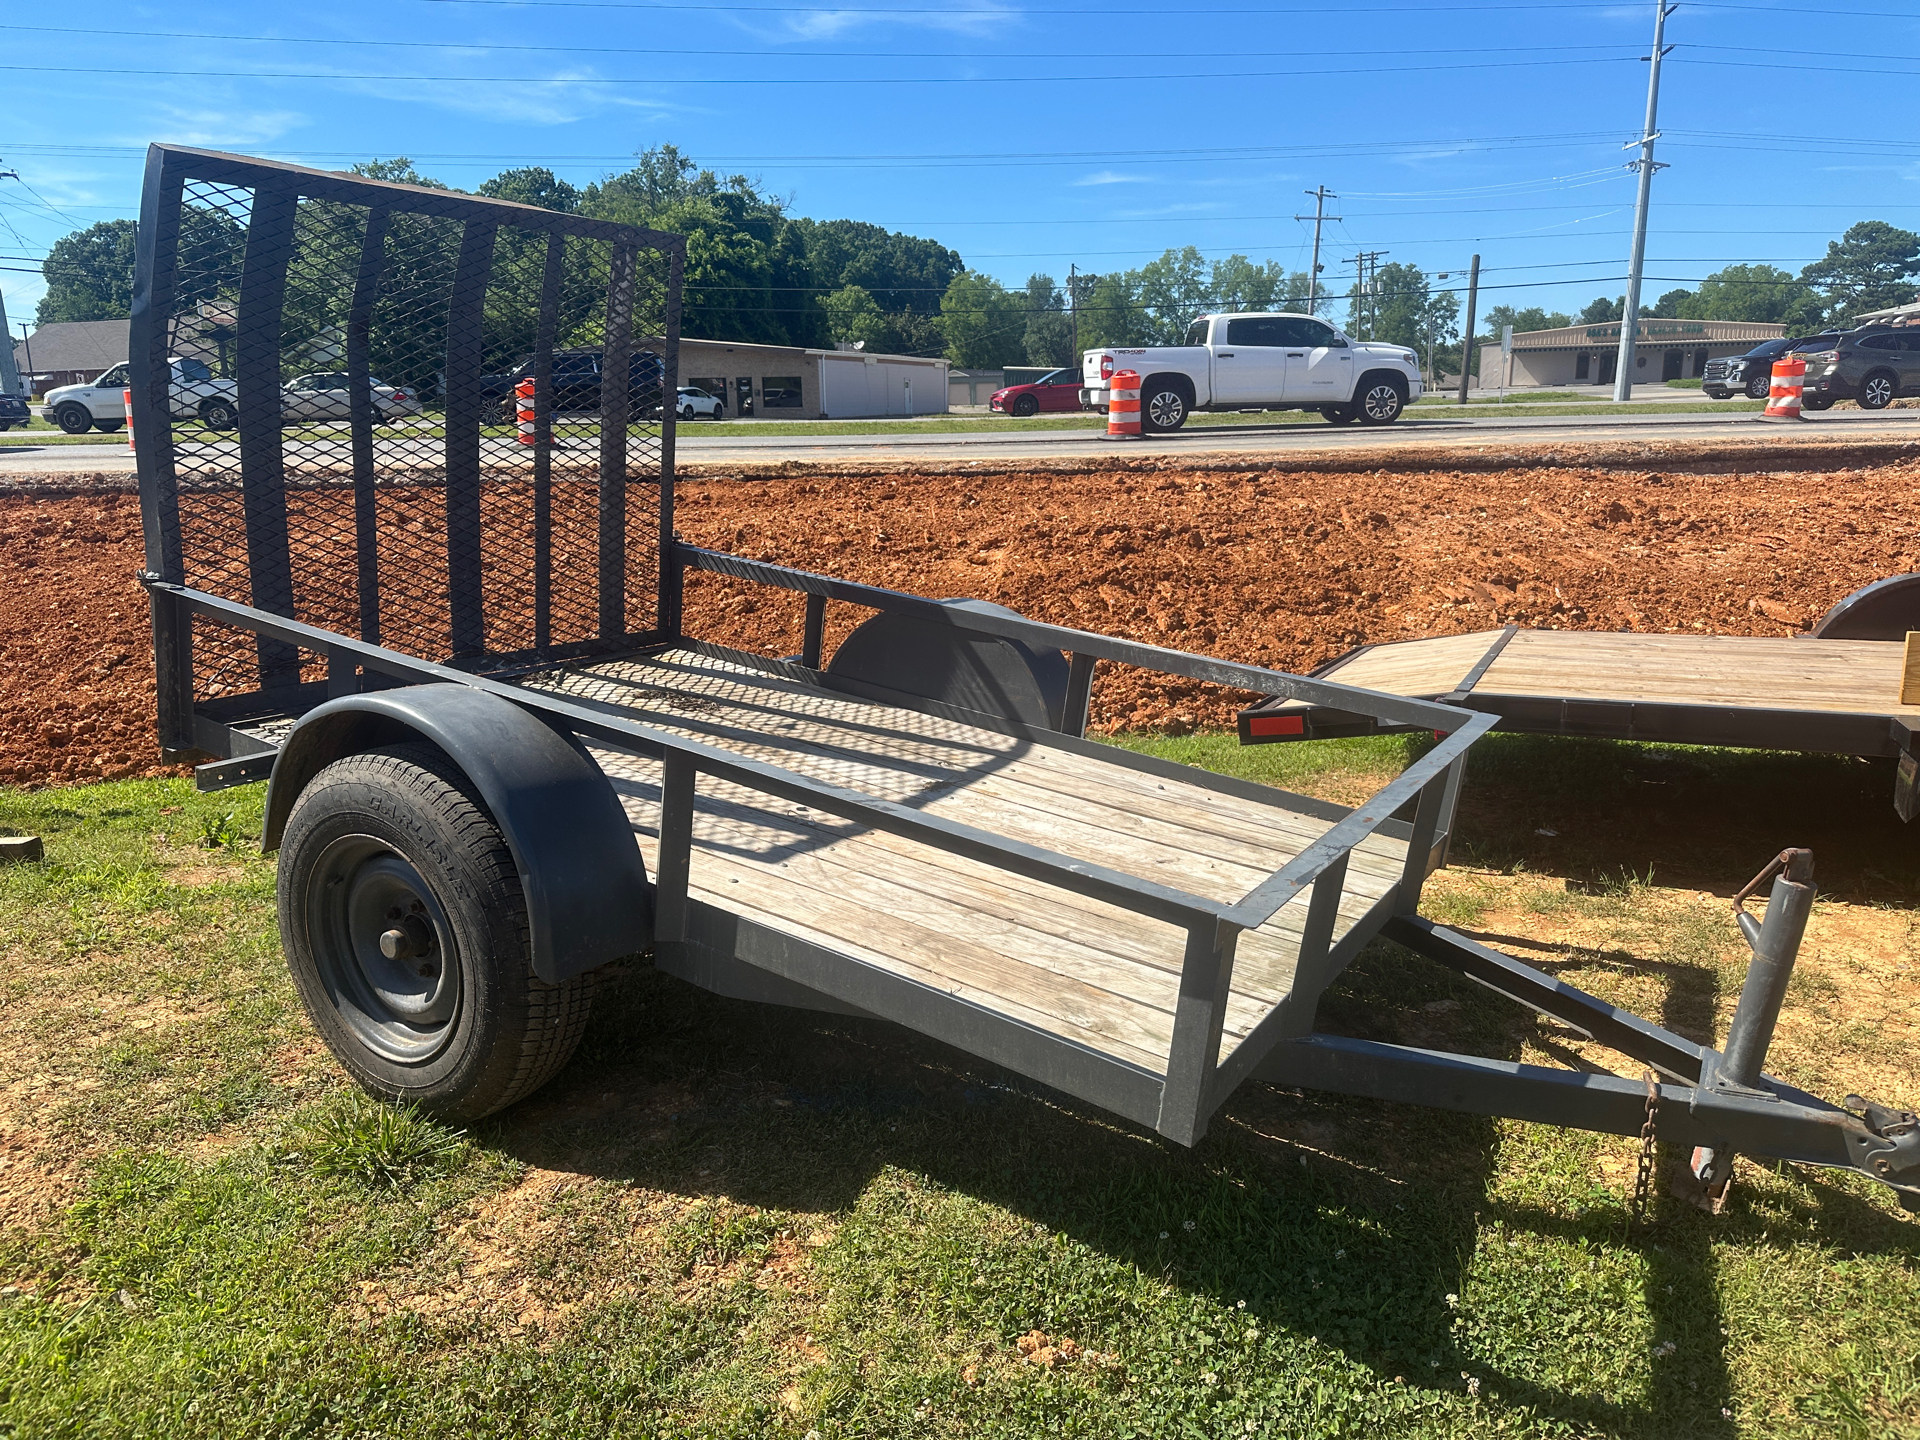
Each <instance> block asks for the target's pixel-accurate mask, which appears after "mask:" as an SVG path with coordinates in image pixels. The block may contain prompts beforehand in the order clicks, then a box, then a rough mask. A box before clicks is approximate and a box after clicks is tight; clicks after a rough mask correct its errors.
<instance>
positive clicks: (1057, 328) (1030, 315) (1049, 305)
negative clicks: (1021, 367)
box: [1022, 275, 1075, 365]
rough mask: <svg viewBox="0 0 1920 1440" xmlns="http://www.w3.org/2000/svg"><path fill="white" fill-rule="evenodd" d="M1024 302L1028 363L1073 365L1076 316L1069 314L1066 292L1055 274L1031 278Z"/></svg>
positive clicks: (1029, 278)
mask: <svg viewBox="0 0 1920 1440" xmlns="http://www.w3.org/2000/svg"><path fill="white" fill-rule="evenodd" d="M1022 301H1023V304H1024V307H1025V309H1026V312H1027V328H1026V335H1025V346H1024V348H1025V350H1026V356H1027V364H1029V365H1067V364H1071V363H1072V361H1073V359H1074V358H1075V357H1074V355H1073V317H1072V316H1070V315H1069V314H1068V313H1067V296H1066V292H1065V291H1064V290H1062V289H1061V288H1060V287H1059V286H1058V285H1056V284H1054V281H1053V277H1052V276H1051V275H1029V276H1028V277H1027V288H1026V292H1025V294H1024V296H1023V297H1022Z"/></svg>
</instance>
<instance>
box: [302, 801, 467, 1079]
mask: <svg viewBox="0 0 1920 1440" xmlns="http://www.w3.org/2000/svg"><path fill="white" fill-rule="evenodd" d="M394 932H399V933H400V934H401V935H402V936H404V939H403V941H402V942H401V944H400V945H398V946H392V945H389V946H387V947H385V948H383V944H382V940H383V937H384V936H390V935H392V934H393V933H394ZM452 934H453V931H452V927H451V926H450V925H449V924H448V923H447V917H446V913H445V912H444V911H443V910H442V909H441V907H440V904H439V902H438V901H437V900H436V899H435V898H434V895H433V891H432V890H431V889H430V888H429V887H428V885H427V883H426V881H425V880H424V879H423V878H422V877H421V875H420V872H419V871H418V870H417V869H415V868H414V866H413V865H412V863H411V862H409V861H408V860H407V859H406V857H405V856H403V855H401V854H400V853H399V852H398V851H396V850H395V849H394V848H393V847H392V846H390V845H388V844H387V843H386V842H385V841H383V840H377V839H375V838H374V837H373V836H371V835H345V836H341V837H340V838H339V839H337V840H334V841H333V842H331V843H330V844H329V845H328V846H327V847H326V849H325V850H323V851H322V852H321V854H320V857H319V859H318V861H317V863H316V864H315V867H314V882H313V885H312V888H311V889H310V890H309V892H308V899H307V941H308V944H309V945H310V947H311V948H312V952H313V959H314V966H315V968H316V969H317V970H318V971H319V975H320V982H321V984H322V985H324V986H325V987H326V991H327V996H328V998H329V999H330V1000H331V1001H332V1002H333V1009H334V1013H335V1014H337V1015H338V1016H339V1017H340V1020H341V1023H342V1024H344V1025H345V1026H346V1027H347V1029H348V1030H349V1031H350V1032H351V1033H352V1034H353V1036H354V1038H355V1039H356V1040H358V1041H359V1042H360V1043H361V1044H362V1045H364V1046H366V1047H367V1049H369V1050H371V1051H373V1053H374V1054H376V1055H379V1056H380V1057H382V1058H383V1059H386V1060H390V1061H393V1062H394V1063H396V1064H401V1065H420V1064H424V1063H426V1062H427V1061H430V1060H432V1059H433V1058H434V1057H435V1056H436V1055H438V1054H439V1053H440V1052H441V1051H442V1050H444V1049H445V1048H446V1046H447V1043H448V1042H449V1041H450V1040H451V1039H452V1037H453V1032H454V1029H455V1027H456V1025H457V1024H458V1021H459V1018H460V992H461V989H462V988H463V987H462V985H461V983H460V982H461V966H460V956H459V951H458V950H457V948H456V947H455V946H454V945H453V944H452V943H451V940H452ZM416 951H417V953H416ZM396 952H397V953H396Z"/></svg>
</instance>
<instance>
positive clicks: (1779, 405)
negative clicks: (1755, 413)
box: [1760, 357, 1807, 420]
mask: <svg viewBox="0 0 1920 1440" xmlns="http://www.w3.org/2000/svg"><path fill="white" fill-rule="evenodd" d="M1806 381H1807V362H1806V361H1804V360H1801V359H1799V358H1797V357H1792V358H1789V359H1786V360H1776V361H1774V362H1773V384H1772V385H1771V386H1770V387H1768V390H1767V408H1766V411H1765V413H1764V414H1763V415H1762V416H1761V417H1760V418H1761V419H1763V420H1801V419H1804V418H1805V417H1804V416H1803V415H1801V413H1800V391H1801V389H1802V387H1804V386H1805V384H1806Z"/></svg>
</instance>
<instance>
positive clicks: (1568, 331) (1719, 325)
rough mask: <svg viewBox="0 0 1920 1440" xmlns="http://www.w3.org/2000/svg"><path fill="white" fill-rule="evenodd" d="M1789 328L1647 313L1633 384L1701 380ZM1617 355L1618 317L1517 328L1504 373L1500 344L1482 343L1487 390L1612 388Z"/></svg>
mask: <svg viewBox="0 0 1920 1440" xmlns="http://www.w3.org/2000/svg"><path fill="white" fill-rule="evenodd" d="M1785 333H1786V327H1785V326H1784V325H1762V324H1759V323H1756V322H1751V321H1746V320H1655V319H1650V318H1642V319H1641V321H1640V322H1639V324H1638V325H1637V326H1636V327H1635V331H1634V341H1633V345H1634V362H1633V372H1634V373H1633V383H1634V384H1636V385H1657V384H1659V383H1660V382H1661V381H1663V380H1697V379H1699V378H1700V376H1701V375H1702V374H1703V373H1704V372H1705V370H1706V368H1707V361H1709V360H1717V359H1719V358H1720V357H1721V356H1723V355H1744V354H1746V353H1747V351H1749V350H1751V349H1752V348H1753V347H1754V346H1756V345H1758V344H1759V343H1760V342H1761V341H1762V340H1774V339H1778V338H1779V337H1780V336H1781V335H1784V334H1785ZM1619 359H1620V322H1619V321H1617V320H1615V321H1612V322H1608V323H1603V324H1599V325H1566V326H1562V327H1561V328H1559V329H1557V330H1523V331H1516V332H1515V334H1514V337H1513V354H1512V356H1511V357H1510V358H1509V361H1508V365H1509V366H1510V367H1511V368H1509V369H1507V371H1506V373H1505V374H1504V375H1503V374H1502V370H1503V366H1502V363H1501V358H1500V346H1499V345H1498V343H1495V344H1492V345H1482V346H1481V347H1480V377H1479V383H1480V385H1481V386H1482V387H1483V388H1488V389H1490V388H1492V387H1493V386H1496V385H1501V384H1505V385H1509V386H1512V387H1514V388H1516V389H1522V390H1524V389H1529V388H1532V387H1534V386H1542V385H1608V386H1610V385H1612V384H1613V381H1614V374H1615V371H1616V368H1617V366H1618V363H1619Z"/></svg>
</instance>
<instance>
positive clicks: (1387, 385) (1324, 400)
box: [1080, 314, 1420, 432]
mask: <svg viewBox="0 0 1920 1440" xmlns="http://www.w3.org/2000/svg"><path fill="white" fill-rule="evenodd" d="M1186 338H1187V343H1186V344H1185V345H1161V346H1153V347H1150V348H1147V349H1121V348H1118V347H1109V348H1107V349H1102V350H1089V351H1087V353H1086V355H1085V356H1084V357H1083V358H1082V361H1081V372H1082V374H1083V375H1084V377H1085V383H1084V385H1083V386H1082V388H1081V391H1080V402H1081V404H1083V405H1086V406H1087V407H1088V408H1090V409H1095V410H1104V409H1106V408H1107V391H1108V389H1109V384H1108V382H1109V381H1110V380H1111V379H1112V377H1113V376H1114V375H1115V374H1116V373H1117V372H1119V371H1121V370H1135V371H1138V372H1139V374H1140V428H1141V429H1142V430H1145V431H1149V432H1152V431H1167V430H1178V429H1179V428H1180V427H1181V426H1182V425H1184V424H1186V423H1187V416H1188V415H1190V414H1192V413H1193V412H1194V411H1195V410H1247V409H1261V410H1318V411H1319V412H1320V413H1321V414H1322V415H1324V416H1325V417H1326V418H1327V419H1328V420H1329V421H1331V422H1332V423H1333V424H1335V425H1345V424H1348V423H1349V422H1351V421H1354V420H1358V421H1360V422H1361V423H1362V424H1363V425H1390V424H1392V423H1393V422H1394V421H1395V420H1397V419H1399V418H1400V412H1401V411H1402V410H1404V409H1405V408H1406V407H1407V406H1408V405H1411V404H1412V403H1413V402H1414V401H1415V400H1418V399H1419V398H1420V361H1419V357H1418V356H1416V355H1415V354H1414V353H1413V351H1411V350H1409V349H1407V348H1406V347H1405V346H1402V345H1383V344H1376V343H1373V342H1369V341H1355V340H1349V339H1348V338H1347V337H1346V336H1345V335H1342V334H1341V333H1340V332H1339V331H1338V330H1336V329H1334V328H1333V326H1331V325H1329V324H1327V322H1326V321H1324V320H1317V319H1315V318H1314V317H1313V316H1311V315H1290V314H1279V315H1270V314H1251V315H1249V314H1240V315H1202V316H1201V317H1200V318H1199V319H1198V320H1195V321H1194V322H1193V324H1192V325H1191V326H1189V327H1188V329H1187V337H1186Z"/></svg>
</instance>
